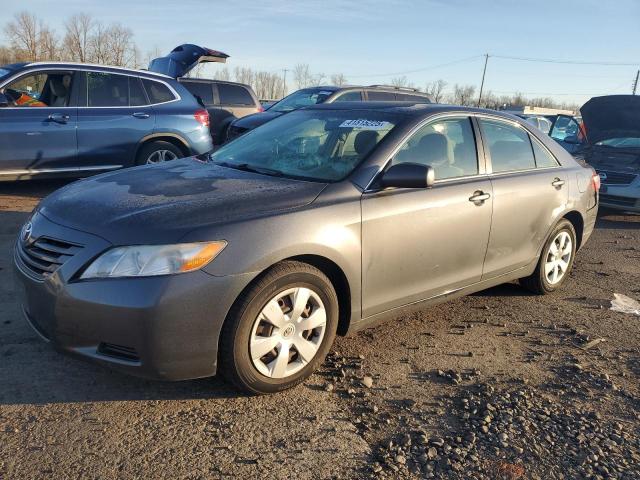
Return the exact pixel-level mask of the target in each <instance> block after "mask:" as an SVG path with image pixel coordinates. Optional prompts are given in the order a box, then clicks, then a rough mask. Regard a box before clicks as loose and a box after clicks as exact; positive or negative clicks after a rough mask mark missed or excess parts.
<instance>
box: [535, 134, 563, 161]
mask: <svg viewBox="0 0 640 480" xmlns="http://www.w3.org/2000/svg"><path fill="white" fill-rule="evenodd" d="M531 145H533V154H534V156H535V157H536V166H537V167H538V168H544V167H557V166H558V161H557V160H556V157H554V156H553V155H551V153H550V152H549V150H547V149H546V148H544V147H543V146H542V145H540V142H539V141H538V140H536V139H535V138H533V136H532V137H531Z"/></svg>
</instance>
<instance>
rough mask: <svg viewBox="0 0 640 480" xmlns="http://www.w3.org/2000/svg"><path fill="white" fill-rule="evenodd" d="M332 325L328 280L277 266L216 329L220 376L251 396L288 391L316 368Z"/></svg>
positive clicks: (300, 267) (303, 268)
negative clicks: (220, 326) (219, 335)
mask: <svg viewBox="0 0 640 480" xmlns="http://www.w3.org/2000/svg"><path fill="white" fill-rule="evenodd" d="M337 325H338V299H337V296H336V292H335V290H334V288H333V286H332V284H331V281H330V280H329V279H328V278H327V277H326V275H324V274H323V273H322V272H321V271H320V270H318V269H317V268H315V267H312V266H311V265H308V264H305V263H301V262H293V261H287V262H282V263H280V264H278V265H276V266H275V267H273V268H272V269H271V270H270V271H268V272H267V273H266V274H265V275H264V276H263V277H262V278H260V279H259V280H258V281H257V282H256V283H255V284H254V285H253V286H252V287H250V288H249V289H248V290H247V291H246V292H245V293H244V294H243V295H242V296H241V297H240V298H239V299H238V301H237V302H236V304H235V305H234V307H233V309H232V311H231V312H230V314H229V317H228V318H227V320H226V322H225V325H224V327H223V329H222V334H221V338H220V372H221V373H222V374H223V375H224V376H225V377H226V378H227V379H228V380H230V381H231V382H232V383H233V384H234V385H235V386H236V387H238V388H239V389H240V390H243V391H245V392H248V393H252V394H263V393H274V392H279V391H282V390H285V389H287V388H291V387H293V386H295V385H297V384H299V383H301V382H302V381H304V380H305V379H306V378H307V377H309V376H310V375H311V374H312V373H313V372H314V370H316V368H317V367H318V366H319V365H320V364H321V363H322V361H323V360H324V357H325V356H326V354H327V352H328V351H329V348H331V345H332V343H333V340H334V338H335V335H336V330H337Z"/></svg>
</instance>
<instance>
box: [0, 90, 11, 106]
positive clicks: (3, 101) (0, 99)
mask: <svg viewBox="0 0 640 480" xmlns="http://www.w3.org/2000/svg"><path fill="white" fill-rule="evenodd" d="M8 106H9V98H7V96H6V95H5V94H4V93H0V108H1V107H8Z"/></svg>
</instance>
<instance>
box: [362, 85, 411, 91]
mask: <svg viewBox="0 0 640 480" xmlns="http://www.w3.org/2000/svg"><path fill="white" fill-rule="evenodd" d="M369 87H376V88H391V89H393V90H404V91H406V92H418V93H423V92H421V91H420V89H418V88H413V87H398V86H396V85H369Z"/></svg>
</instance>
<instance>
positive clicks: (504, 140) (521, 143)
mask: <svg viewBox="0 0 640 480" xmlns="http://www.w3.org/2000/svg"><path fill="white" fill-rule="evenodd" d="M480 125H481V126H482V133H483V135H484V139H485V141H486V143H487V144H488V145H489V155H490V156H491V165H492V167H493V171H494V172H495V173H498V172H513V171H518V170H528V169H531V168H535V166H536V161H535V159H534V157H533V149H532V148H531V141H530V140H529V135H527V133H526V132H525V131H524V130H523V129H521V128H518V127H515V126H512V125H509V124H507V123H503V122H499V121H493V120H485V119H480Z"/></svg>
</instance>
